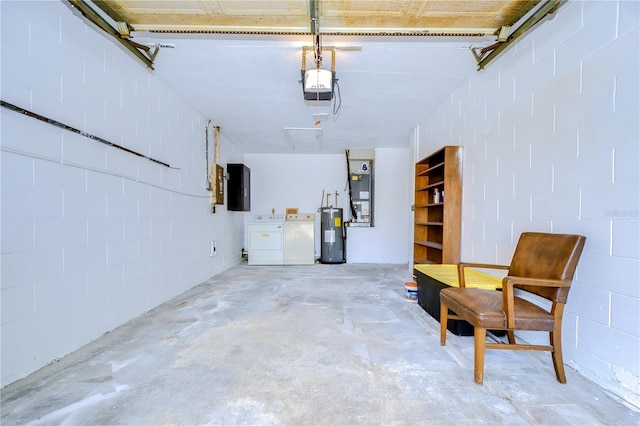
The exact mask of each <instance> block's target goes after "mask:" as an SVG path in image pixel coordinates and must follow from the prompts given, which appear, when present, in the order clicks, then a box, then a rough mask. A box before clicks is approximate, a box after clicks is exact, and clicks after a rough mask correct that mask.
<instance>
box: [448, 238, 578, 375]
mask: <svg viewBox="0 0 640 426" xmlns="http://www.w3.org/2000/svg"><path fill="white" fill-rule="evenodd" d="M585 240H586V238H585V237H584V236H581V235H562V234H545V233H537V232H525V233H523V234H522V235H521V236H520V240H519V241H518V244H517V246H516V250H515V253H514V255H513V258H512V260H511V265H509V266H503V265H487V264H479V263H461V264H460V265H459V266H458V275H459V281H460V282H459V285H460V287H457V288H456V287H451V288H446V289H443V290H442V291H441V292H440V344H441V345H442V346H444V345H445V343H446V336H447V320H448V319H463V320H465V321H467V322H469V323H470V324H471V325H473V326H474V380H475V382H476V383H477V384H479V385H481V384H482V381H483V377H484V352H485V348H486V349H531V350H541V351H551V355H552V358H553V366H554V368H555V371H556V377H557V379H558V381H559V382H560V383H566V377H565V373H564V364H563V362H562V344H561V330H562V313H563V311H564V306H565V304H566V302H567V296H568V294H569V287H570V286H571V280H572V279H573V275H574V272H575V270H576V266H577V264H578V259H579V258H580V254H581V253H582V248H583V247H584V243H585ZM467 267H478V268H497V269H508V273H507V276H506V277H505V278H504V279H503V280H502V291H501V292H500V291H493V290H482V289H477V288H465V286H464V270H465V268H467ZM515 288H517V289H519V290H524V291H527V292H530V293H533V294H536V295H538V296H541V297H543V298H545V299H548V300H550V301H551V309H550V310H549V311H547V310H546V309H543V308H541V307H540V306H538V305H536V304H534V303H531V302H529V301H527V300H525V299H522V298H520V297H518V296H516V295H515V294H514V289H515ZM449 310H451V311H453V314H449ZM487 330H504V331H506V334H507V340H508V343H507V342H502V341H500V340H498V339H497V338H495V336H493V335H492V334H491V333H489V337H491V338H492V339H493V340H494V341H495V342H496V343H487V342H486V339H487ZM516 330H534V331H545V332H548V333H549V345H529V344H522V343H520V344H518V343H516V340H515V335H514V331H516Z"/></svg>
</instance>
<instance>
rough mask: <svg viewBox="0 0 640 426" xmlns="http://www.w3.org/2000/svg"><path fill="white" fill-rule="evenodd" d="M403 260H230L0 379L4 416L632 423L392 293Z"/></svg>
mask: <svg viewBox="0 0 640 426" xmlns="http://www.w3.org/2000/svg"><path fill="white" fill-rule="evenodd" d="M410 277H411V275H410V273H409V271H408V268H407V266H404V265H314V266H283V267H270V266H247V265H246V264H242V265H239V266H237V267H235V268H232V269H230V270H227V271H225V272H224V273H222V274H220V275H218V276H215V277H213V278H211V279H209V280H207V281H206V282H205V283H203V284H201V285H199V286H197V287H195V288H193V289H192V290H190V291H188V292H186V293H185V294H183V295H181V296H179V297H177V298H175V299H173V300H171V301H169V302H167V303H166V304H164V305H162V306H159V307H158V308H156V309H154V310H153V311H151V312H149V313H147V314H145V315H142V316H141V317H139V318H136V319H134V320H132V321H130V322H129V323H127V324H125V325H123V326H122V327H119V328H118V329H116V330H114V331H112V332H110V333H108V334H106V335H104V336H103V337H101V338H99V339H98V340H96V341H95V342H93V343H91V344H89V345H87V346H85V347H83V348H81V349H80V350H78V351H76V352H74V353H72V354H70V355H68V356H67V357H64V358H63V359H61V360H60V361H59V362H56V363H53V364H51V365H49V366H47V367H45V368H43V369H41V370H39V371H38V372H36V373H34V374H32V375H31V376H29V377H27V378H25V379H24V380H20V381H18V382H16V383H13V384H11V385H9V386H7V387H5V388H4V389H3V390H2V407H1V408H2V415H1V421H2V424H3V425H13V424H33V425H40V424H47V425H48V424H65V425H161V424H180V425H189V424H194V425H195V424H285V425H299V424H319V425H346V424H385V425H386V424H428V425H440V424H469V425H471V424H472V425H476V424H541V425H565V424H570V425H586V424H603V425H614V424H616V425H627V424H628V425H638V424H639V423H640V414H639V413H638V412H637V411H636V410H635V409H632V408H631V407H628V406H626V405H624V404H622V403H621V402H620V401H618V400H616V399H615V398H613V397H612V396H610V395H608V394H607V393H606V392H605V391H603V390H602V389H601V388H599V387H598V386H596V385H595V384H594V383H592V382H590V381H588V380H586V379H585V378H583V377H582V376H580V375H579V374H578V373H576V372H575V371H573V370H571V369H568V371H567V380H568V384H566V385H561V384H559V383H558V382H557V381H556V379H555V375H554V372H553V367H552V364H551V360H550V358H549V356H548V355H546V354H543V353H540V352H533V353H532V352H525V351H518V352H511V351H488V352H487V356H486V368H485V383H484V385H483V386H477V385H475V384H474V382H473V338H472V337H459V336H454V335H451V334H450V335H449V337H448V340H447V346H446V347H441V346H440V344H439V336H438V333H439V331H438V323H437V322H436V321H435V320H433V319H432V318H431V317H430V316H428V315H427V314H426V313H425V312H424V311H423V310H422V309H421V308H420V307H419V306H418V305H417V304H416V303H412V302H408V301H406V300H405V299H404V282H405V281H407V280H409V279H410Z"/></svg>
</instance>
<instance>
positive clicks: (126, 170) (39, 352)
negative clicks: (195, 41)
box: [0, 1, 243, 386]
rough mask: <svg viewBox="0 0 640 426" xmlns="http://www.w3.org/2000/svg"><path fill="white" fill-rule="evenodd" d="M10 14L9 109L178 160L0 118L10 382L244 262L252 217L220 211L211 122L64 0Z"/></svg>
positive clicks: (5, 18)
mask: <svg viewBox="0 0 640 426" xmlns="http://www.w3.org/2000/svg"><path fill="white" fill-rule="evenodd" d="M0 7H1V27H2V30H1V31H2V46H1V49H2V64H1V72H2V85H1V87H2V93H1V95H2V100H3V101H5V102H8V103H11V104H14V105H17V106H19V107H22V108H24V109H27V110H30V111H33V112H35V113H37V114H40V115H43V116H46V117H49V118H51V119H53V120H57V121H59V122H62V123H65V124H67V125H69V126H72V127H75V128H77V129H79V130H81V131H83V132H87V133H90V134H93V135H96V136H98V137H101V138H103V139H106V140H108V141H111V142H113V143H116V144H119V145H122V146H124V147H126V148H128V149H131V150H133V151H136V152H139V153H141V154H143V155H146V156H150V157H152V158H155V159H157V160H159V161H162V162H164V163H167V164H169V165H170V166H171V168H168V167H165V166H163V165H161V164H157V163H154V162H152V161H150V160H148V159H145V158H142V157H138V156H135V155H133V154H131V153H128V152H125V151H123V150H119V149H117V148H114V147H110V146H107V145H105V144H102V143H99V142H97V141H95V140H91V139H89V138H87V137H84V136H81V135H79V134H77V133H73V132H69V131H67V130H63V129H61V128H58V127H55V126H52V125H51V124H48V123H44V122H42V121H38V120H36V119H34V118H30V117H28V116H26V115H22V114H19V113H16V112H13V111H11V110H9V109H6V108H2V109H1V110H0V113H1V120H2V129H1V132H2V134H1V150H0V155H1V159H0V161H1V173H2V188H1V191H2V199H1V215H2V216H1V226H2V237H1V247H0V251H1V254H0V256H1V258H0V261H1V270H2V272H1V290H0V291H1V293H0V296H1V301H2V315H1V324H2V353H1V358H2V368H1V370H2V375H1V384H2V386H4V385H6V384H8V383H11V382H13V381H15V380H17V379H19V378H22V377H25V376H26V375H28V374H29V373H31V372H33V371H35V370H37V369H38V368H40V367H42V366H44V365H46V364H47V363H50V362H52V361H53V360H55V359H57V358H59V357H62V356H63V355H66V354H68V353H69V352H71V351H73V350H75V349H77V348H79V347H80V346H82V345H84V344H86V343H88V342H89V341H91V340H93V339H95V338H96V337H98V336H100V335H102V334H103V333H105V332H107V331H109V330H112V329H113V328H115V327H117V326H118V325H120V324H122V323H124V322H126V321H128V320H130V319H132V318H134V317H136V316H138V315H140V314H142V313H144V312H145V311H148V310H150V309H152V308H154V307H155V306H157V305H159V304H160V303H162V302H164V301H166V300H168V299H170V298H172V297H173V296H176V295H178V294H180V293H182V292H183V291H185V290H187V289H189V288H191V287H193V286H194V285H197V284H198V283H200V282H202V281H203V280H205V279H207V278H209V277H211V276H212V275H215V274H217V273H219V272H221V271H223V270H224V269H227V268H229V267H230V266H233V265H234V264H236V263H238V262H240V261H241V249H242V238H243V221H242V215H237V214H233V212H227V211H226V209H225V208H224V206H219V207H218V212H217V213H216V214H212V213H211V208H210V204H209V196H210V193H209V192H208V191H206V190H205V184H206V161H205V144H206V142H205V127H206V126H207V123H208V120H207V118H205V117H203V116H202V115H201V114H199V113H198V112H197V111H195V110H194V109H193V108H192V107H190V106H189V105H187V104H186V103H185V102H184V101H182V100H181V99H180V98H179V97H177V96H176V95H175V94H174V93H173V92H172V91H171V90H170V89H168V88H167V87H166V86H165V85H164V84H163V83H162V82H160V81H159V80H157V79H156V78H155V77H154V74H153V72H152V71H151V70H149V69H147V68H146V67H145V66H144V65H143V64H141V63H140V62H138V61H137V60H136V59H134V58H133V57H132V56H130V55H129V54H128V53H126V52H125V51H124V50H123V49H122V48H121V47H119V46H118V45H117V44H116V43H115V42H114V41H112V40H110V39H108V38H107V37H106V36H104V35H102V34H101V33H100V32H99V31H96V30H94V29H93V28H91V27H89V26H87V24H85V23H84V21H83V20H82V19H81V18H80V17H79V16H77V15H75V14H74V13H73V12H72V10H71V8H70V7H69V6H67V5H66V4H65V3H64V2H60V1H29V2H22V1H3V2H2V3H1V4H0ZM209 133H210V138H211V141H212V140H213V138H212V135H213V132H212V131H210V132H209ZM223 133H224V131H223ZM211 141H210V142H209V143H210V144H211V148H210V150H209V152H213V147H212V144H213V143H212V142H211ZM221 145H222V148H221V157H222V158H221V163H222V164H226V162H227V161H238V159H240V158H242V156H241V154H240V153H238V152H236V150H235V148H234V147H233V144H232V143H231V142H230V141H228V140H226V139H225V138H224V137H223V138H222V144H221ZM211 240H215V241H216V242H217V255H216V256H214V257H211V256H209V248H210V241H211Z"/></svg>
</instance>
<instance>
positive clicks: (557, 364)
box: [549, 330, 567, 383]
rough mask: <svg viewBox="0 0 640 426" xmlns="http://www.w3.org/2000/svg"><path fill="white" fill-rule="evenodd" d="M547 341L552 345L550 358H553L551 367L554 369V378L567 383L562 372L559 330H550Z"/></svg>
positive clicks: (562, 363)
mask: <svg viewBox="0 0 640 426" xmlns="http://www.w3.org/2000/svg"><path fill="white" fill-rule="evenodd" d="M549 341H550V343H551V346H552V347H553V351H552V352H551V358H552V359H553V368H554V370H556V378H557V379H558V381H559V382H560V383H567V377H566V376H565V374H564V362H563V360H562V339H561V334H560V330H557V331H555V332H554V331H552V332H550V333H549Z"/></svg>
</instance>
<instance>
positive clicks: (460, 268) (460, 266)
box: [458, 262, 509, 287]
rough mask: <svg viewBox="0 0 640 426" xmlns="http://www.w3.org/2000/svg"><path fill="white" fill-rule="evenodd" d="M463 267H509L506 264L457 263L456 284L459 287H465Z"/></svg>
mask: <svg viewBox="0 0 640 426" xmlns="http://www.w3.org/2000/svg"><path fill="white" fill-rule="evenodd" d="M464 268H483V269H509V266H508V265H494V264H489V263H468V262H463V263H459V264H458V285H459V286H460V287H466V285H465V280H464Z"/></svg>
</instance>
